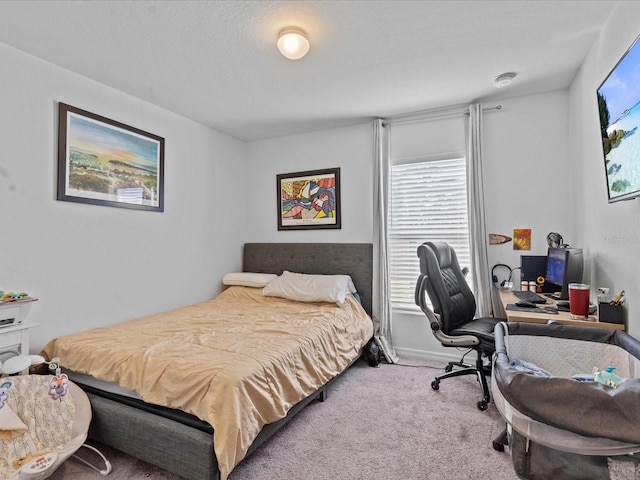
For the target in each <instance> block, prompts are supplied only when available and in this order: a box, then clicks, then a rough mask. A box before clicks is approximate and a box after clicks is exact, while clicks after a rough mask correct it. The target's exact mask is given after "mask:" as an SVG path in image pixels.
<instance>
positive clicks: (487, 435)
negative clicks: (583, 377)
mask: <svg viewBox="0 0 640 480" xmlns="http://www.w3.org/2000/svg"><path fill="white" fill-rule="evenodd" d="M401 363H402V364H411V365H418V366H417V367H410V366H399V365H389V364H386V363H382V364H380V367H379V368H371V367H369V366H367V364H366V363H365V362H364V361H362V362H360V363H358V364H357V365H355V366H354V367H352V368H351V369H350V370H349V371H348V372H347V373H345V374H344V375H343V376H342V377H341V378H339V379H338V380H337V381H336V382H334V384H333V385H332V387H331V388H330V390H329V397H328V399H327V400H326V401H325V402H323V403H321V402H313V403H311V404H310V405H309V406H308V407H307V408H305V409H304V410H303V411H302V412H301V413H300V414H298V416H297V417H296V418H295V419H294V420H293V421H292V422H290V423H289V424H288V425H287V426H285V427H284V428H283V429H282V430H280V431H279V432H278V433H277V434H276V435H275V436H274V437H272V438H271V439H270V440H269V441H268V442H266V443H265V444H264V445H263V446H261V447H260V448H259V449H257V450H256V451H255V452H254V453H253V455H251V456H250V457H249V458H247V459H246V460H245V461H243V462H241V463H240V464H239V465H238V466H237V467H236V468H235V469H234V470H233V472H232V473H231V475H230V477H229V480H301V479H304V480H321V479H322V480H326V479H334V480H350V479H353V480H364V479H376V480H425V479H426V480H429V479H433V480H435V479H438V480H453V479H455V480H465V479H469V480H471V479H474V480H475V479H491V480H516V479H517V478H518V477H517V476H516V474H515V473H514V471H513V468H512V466H511V460H510V457H509V454H508V453H507V451H508V450H507V451H506V452H503V453H501V452H497V451H495V450H494V449H493V447H492V440H493V439H494V438H495V437H496V436H497V435H498V434H499V433H500V431H501V430H502V428H503V427H504V422H503V421H502V420H501V418H500V415H499V413H498V412H497V410H496V408H495V406H494V405H493V404H490V405H489V409H488V410H487V411H485V412H481V411H480V410H478V409H477V407H476V402H477V401H478V400H479V399H480V396H481V390H480V387H479V385H478V382H477V380H476V379H475V377H473V376H466V377H458V378H455V379H448V380H445V381H443V382H442V383H441V384H440V390H439V391H437V392H436V391H433V390H432V389H431V387H430V384H431V381H432V379H433V377H434V375H436V374H438V373H441V372H442V371H443V365H438V364H434V363H429V362H420V361H415V360H407V359H403V360H402V361H401ZM434 367H435V368H434ZM94 445H96V446H98V445H97V444H95V443H94ZM100 448H101V450H102V451H103V453H105V454H106V455H107V458H108V459H109V461H110V462H111V464H112V466H113V471H112V473H111V474H110V475H109V476H107V477H103V476H101V475H100V474H98V473H97V472H94V471H93V470H91V469H90V468H89V467H87V466H86V465H84V464H82V463H81V462H78V461H77V460H75V459H73V458H71V459H69V460H67V462H65V463H64V464H63V465H62V466H61V467H60V468H59V469H58V470H57V471H56V473H54V475H53V476H51V477H50V478H51V479H52V480H61V479H70V480H73V479H93V478H95V479H98V478H105V479H107V480H108V479H110V480H131V479H149V478H150V479H158V480H160V479H166V480H177V479H178V477H176V476H175V475H172V474H169V473H167V472H165V471H162V470H160V469H158V468H156V467H153V466H151V465H148V464H146V463H144V462H140V461H138V460H135V459H133V458H131V457H128V456H127V455H124V454H122V453H119V452H117V451H115V450H112V449H109V448H106V447H100ZM89 453H90V452H89ZM191 480H197V479H191Z"/></svg>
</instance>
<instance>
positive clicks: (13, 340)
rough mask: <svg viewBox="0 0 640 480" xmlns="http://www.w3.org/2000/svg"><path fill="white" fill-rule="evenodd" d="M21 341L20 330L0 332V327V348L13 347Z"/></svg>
mask: <svg viewBox="0 0 640 480" xmlns="http://www.w3.org/2000/svg"><path fill="white" fill-rule="evenodd" d="M21 343H22V331H17V332H6V333H2V328H0V350H2V349H3V348H6V347H13V346H16V345H20V344H21Z"/></svg>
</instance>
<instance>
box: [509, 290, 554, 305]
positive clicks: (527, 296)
mask: <svg viewBox="0 0 640 480" xmlns="http://www.w3.org/2000/svg"><path fill="white" fill-rule="evenodd" d="M513 294H514V295H515V296H516V297H518V300H526V301H527V302H531V303H547V300H546V299H545V298H544V297H541V296H540V295H538V294H537V293H535V292H530V291H529V290H514V291H513Z"/></svg>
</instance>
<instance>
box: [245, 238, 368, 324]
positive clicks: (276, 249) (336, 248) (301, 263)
mask: <svg viewBox="0 0 640 480" xmlns="http://www.w3.org/2000/svg"><path fill="white" fill-rule="evenodd" d="M242 270H243V271H245V272H257V273H275V274H276V275H280V274H281V273H282V272H283V271H284V270H288V271H290V272H296V273H308V274H321V275H338V274H340V275H344V274H346V275H351V278H352V279H353V283H354V284H355V286H356V289H357V290H358V294H359V295H360V298H361V301H362V306H363V307H364V309H365V310H366V311H367V313H368V314H369V315H371V305H372V294H373V245H372V244H371V243H245V245H244V255H243V263H242Z"/></svg>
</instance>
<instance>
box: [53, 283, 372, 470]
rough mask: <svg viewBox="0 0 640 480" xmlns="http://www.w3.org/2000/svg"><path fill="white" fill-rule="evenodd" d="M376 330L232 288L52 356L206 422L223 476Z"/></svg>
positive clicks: (337, 311)
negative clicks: (265, 428) (268, 426)
mask: <svg viewBox="0 0 640 480" xmlns="http://www.w3.org/2000/svg"><path fill="white" fill-rule="evenodd" d="M372 334H373V326H372V321H371V319H370V317H369V316H368V315H367V314H366V312H365V311H364V309H363V308H362V306H361V305H360V304H359V303H358V302H357V301H356V300H355V299H354V298H353V297H352V296H351V295H349V296H348V298H347V301H346V302H345V304H344V305H343V306H337V305H335V304H331V303H301V302H293V301H290V300H285V299H282V298H276V297H264V296H262V289H259V288H249V287H239V286H234V287H230V288H228V289H227V290H225V291H224V292H223V293H221V294H220V295H218V297H216V298H215V299H213V300H210V301H207V302H203V303H199V304H196V305H191V306H187V307H184V308H180V309H177V310H173V311H170V312H165V313H160V314H157V315H151V316H148V317H144V318H140V319H138V320H132V321H129V322H125V323H122V324H118V325H113V326H110V327H105V328H96V329H93V330H89V331H85V332H81V333H77V334H72V335H68V336H64V337H60V338H57V339H55V340H52V341H51V342H49V343H48V344H47V345H46V346H45V347H44V349H43V355H45V356H46V357H47V358H49V359H50V358H53V357H59V358H60V359H61V364H62V366H63V367H65V368H68V369H70V370H73V371H76V372H80V373H86V374H90V375H93V376H94V377H96V378H99V379H101V380H106V381H114V382H118V383H119V384H120V386H121V387H123V388H126V389H129V390H134V391H135V392H137V393H138V395H139V396H140V397H141V398H142V399H144V400H145V401H147V402H149V403H154V404H158V405H165V406H168V407H172V408H179V409H181V410H184V411H185V412H188V413H191V414H193V415H196V416H197V417H199V418H200V419H202V420H205V421H207V422H209V423H210V424H211V425H212V426H213V428H214V431H215V435H214V450H215V453H216V457H217V460H218V464H219V468H220V472H221V478H222V480H224V479H226V477H227V475H228V474H229V472H231V470H232V469H233V467H235V465H236V464H237V463H238V462H239V461H240V460H242V458H243V457H244V455H245V454H246V452H247V449H248V448H249V445H250V444H251V443H252V442H253V440H254V439H255V437H256V436H257V435H258V433H259V432H260V430H261V429H262V427H263V426H264V425H266V424H268V423H271V422H274V421H276V420H279V419H280V418H283V417H284V416H285V415H286V414H287V411H288V410H289V408H290V407H292V406H293V405H294V404H295V403H297V402H298V401H300V400H302V399H303V398H305V397H306V396H308V395H310V394H311V393H313V392H314V391H316V390H317V389H318V388H319V387H321V386H322V385H323V384H325V383H326V382H327V381H328V380H330V379H331V378H332V377H334V376H335V375H337V374H338V373H340V372H341V371H343V370H344V369H345V367H346V366H348V365H349V363H350V362H351V361H352V360H353V359H354V358H355V357H356V356H357V354H358V351H359V349H360V348H361V347H362V346H363V345H365V343H366V342H367V341H368V340H369V339H370V338H371V336H372Z"/></svg>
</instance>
